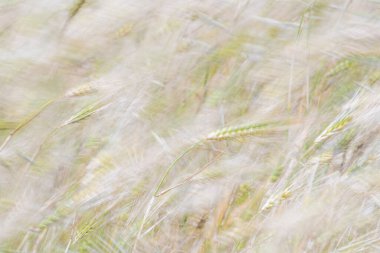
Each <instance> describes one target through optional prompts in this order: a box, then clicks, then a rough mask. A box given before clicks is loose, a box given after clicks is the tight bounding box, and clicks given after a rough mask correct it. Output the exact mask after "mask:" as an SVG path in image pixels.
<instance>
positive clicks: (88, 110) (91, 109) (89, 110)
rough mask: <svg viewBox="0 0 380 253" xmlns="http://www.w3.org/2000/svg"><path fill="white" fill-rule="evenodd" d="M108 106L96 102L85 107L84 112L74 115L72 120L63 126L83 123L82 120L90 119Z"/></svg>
mask: <svg viewBox="0 0 380 253" xmlns="http://www.w3.org/2000/svg"><path fill="white" fill-rule="evenodd" d="M106 105H107V104H104V103H102V102H95V103H92V104H89V105H87V106H85V107H83V108H82V110H80V111H79V112H77V113H76V114H74V115H73V116H72V117H71V118H69V119H68V120H66V122H65V123H63V125H62V126H66V125H70V124H73V123H77V122H79V121H82V120H84V119H86V118H88V117H90V116H91V115H92V114H94V113H96V112H98V111H99V110H101V109H103V108H104V107H105V106H106Z"/></svg>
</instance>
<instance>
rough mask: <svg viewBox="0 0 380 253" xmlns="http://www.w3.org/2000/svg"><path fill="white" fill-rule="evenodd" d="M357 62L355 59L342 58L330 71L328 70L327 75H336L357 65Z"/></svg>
mask: <svg viewBox="0 0 380 253" xmlns="http://www.w3.org/2000/svg"><path fill="white" fill-rule="evenodd" d="M355 64H356V62H354V61H353V60H349V59H346V60H341V61H339V62H338V63H337V64H336V65H335V66H334V67H333V68H332V69H330V71H328V72H327V74H326V76H328V77H331V76H335V75H337V74H339V73H341V72H343V71H345V70H348V69H350V68H353V67H355Z"/></svg>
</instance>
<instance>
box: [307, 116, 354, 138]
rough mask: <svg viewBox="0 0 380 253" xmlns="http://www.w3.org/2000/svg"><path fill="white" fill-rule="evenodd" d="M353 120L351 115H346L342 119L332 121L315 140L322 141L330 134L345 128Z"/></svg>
mask: <svg viewBox="0 0 380 253" xmlns="http://www.w3.org/2000/svg"><path fill="white" fill-rule="evenodd" d="M351 121H352V117H351V116H344V117H342V118H341V119H339V120H337V121H335V122H332V123H331V124H330V125H329V126H328V127H327V128H326V129H325V130H324V131H323V132H322V133H321V134H320V135H319V136H318V137H317V138H316V139H315V141H314V143H315V144H318V143H321V142H323V141H325V140H326V139H328V138H329V137H330V136H332V135H334V134H336V133H338V132H340V131H341V130H343V128H344V127H345V126H346V125H347V124H348V123H350V122H351Z"/></svg>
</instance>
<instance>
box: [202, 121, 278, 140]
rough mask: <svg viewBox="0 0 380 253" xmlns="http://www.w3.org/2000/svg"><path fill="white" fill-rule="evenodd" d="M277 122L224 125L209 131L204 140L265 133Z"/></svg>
mask: <svg viewBox="0 0 380 253" xmlns="http://www.w3.org/2000/svg"><path fill="white" fill-rule="evenodd" d="M276 125H278V123H260V124H246V125H239V126H232V127H225V128H222V129H219V130H217V131H214V132H212V133H210V134H209V135H208V136H207V137H206V140H225V139H230V138H234V137H243V136H250V135H260V134H263V133H266V132H268V131H270V130H273V128H270V127H271V126H276Z"/></svg>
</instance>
